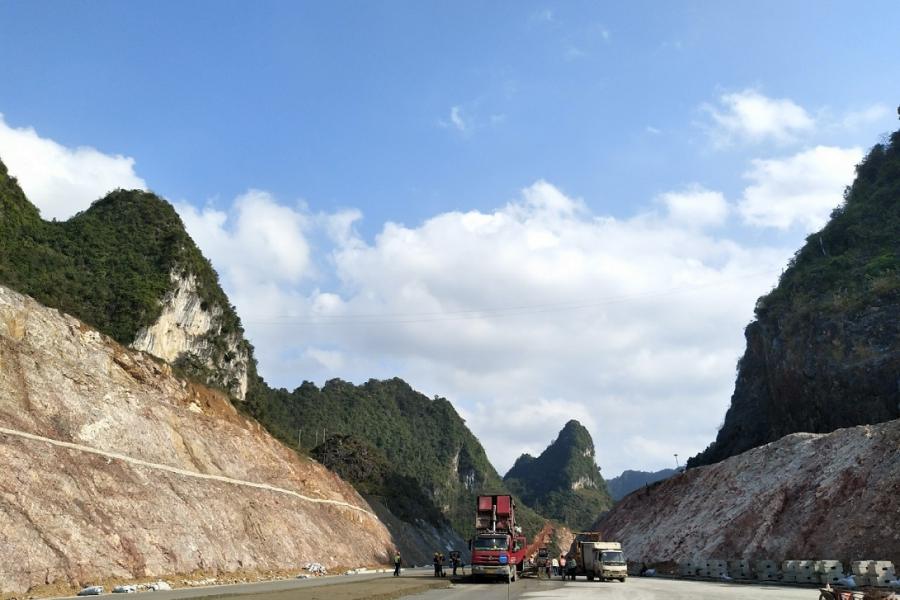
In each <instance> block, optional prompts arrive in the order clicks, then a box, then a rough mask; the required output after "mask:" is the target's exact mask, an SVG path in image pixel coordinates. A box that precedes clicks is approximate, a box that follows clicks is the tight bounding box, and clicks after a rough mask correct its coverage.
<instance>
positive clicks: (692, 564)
mask: <svg viewBox="0 0 900 600" xmlns="http://www.w3.org/2000/svg"><path fill="white" fill-rule="evenodd" d="M678 564H679V565H680V566H681V576H682V577H696V576H697V571H698V570H699V569H700V566H699V564H698V561H697V560H696V559H693V558H682V559H681V560H679V561H678ZM704 564H705V561H704Z"/></svg>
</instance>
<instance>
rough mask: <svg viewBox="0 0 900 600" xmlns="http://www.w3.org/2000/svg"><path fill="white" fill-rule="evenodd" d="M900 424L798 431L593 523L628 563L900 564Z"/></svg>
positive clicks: (695, 472)
mask: <svg viewBox="0 0 900 600" xmlns="http://www.w3.org/2000/svg"><path fill="white" fill-rule="evenodd" d="M898 449H900V421H890V422H887V423H882V424H878V425H866V426H859V427H853V428H846V429H839V430H837V431H835V432H833V433H830V434H811V433H797V434H793V435H789V436H787V437H785V438H783V439H781V440H779V441H777V442H773V443H771V444H767V445H765V446H762V447H760V448H756V449H754V450H750V451H748V452H745V453H743V454H741V455H739V456H735V457H732V458H729V459H727V460H725V461H723V462H720V463H717V464H715V465H711V466H705V467H698V468H695V469H689V470H687V471H686V472H684V473H679V474H676V475H673V476H672V477H670V478H668V479H666V480H664V481H661V482H659V483H656V484H652V485H650V486H647V487H645V488H642V489H640V490H638V491H635V492H633V493H631V494H630V495H628V496H626V497H625V498H624V499H623V500H621V501H620V502H619V503H618V504H616V506H615V507H614V508H613V509H612V510H611V511H610V512H609V513H607V514H606V515H605V516H604V517H603V518H602V519H601V520H600V522H599V523H598V524H597V526H596V527H595V529H596V530H597V531H600V532H601V533H602V535H603V538H604V539H607V540H621V541H622V542H623V545H624V548H625V550H626V554H627V555H628V558H629V560H632V561H643V562H646V563H654V562H663V561H677V560H681V559H695V558H717V559H725V560H730V559H738V558H746V559H748V560H757V559H771V560H775V561H781V560H784V559H837V560H841V561H843V563H844V565H845V566H846V565H847V564H848V563H849V561H851V560H890V561H892V562H894V563H895V564H896V563H900V452H898Z"/></svg>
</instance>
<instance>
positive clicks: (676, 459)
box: [675, 454, 680, 471]
mask: <svg viewBox="0 0 900 600" xmlns="http://www.w3.org/2000/svg"><path fill="white" fill-rule="evenodd" d="M679 468H680V467H679V466H678V455H677V454H676V455H675V470H676V471H677V470H678V469H679Z"/></svg>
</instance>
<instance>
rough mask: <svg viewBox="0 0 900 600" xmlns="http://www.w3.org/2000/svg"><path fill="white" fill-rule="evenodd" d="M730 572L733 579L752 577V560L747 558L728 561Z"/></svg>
mask: <svg viewBox="0 0 900 600" xmlns="http://www.w3.org/2000/svg"><path fill="white" fill-rule="evenodd" d="M728 574H729V575H730V576H731V577H732V579H750V562H749V561H746V560H732V561H728Z"/></svg>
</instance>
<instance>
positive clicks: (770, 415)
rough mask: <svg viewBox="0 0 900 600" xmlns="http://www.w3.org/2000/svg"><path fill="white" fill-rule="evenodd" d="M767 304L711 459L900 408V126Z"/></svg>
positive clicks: (701, 458) (698, 461)
mask: <svg viewBox="0 0 900 600" xmlns="http://www.w3.org/2000/svg"><path fill="white" fill-rule="evenodd" d="M852 183H853V184H852V186H849V187H848V188H847V189H846V191H845V193H844V202H843V204H841V205H840V206H839V207H837V208H836V209H835V210H834V211H833V213H832V215H831V219H830V221H829V222H828V223H827V224H826V225H825V227H824V228H823V229H822V230H821V231H818V232H816V233H813V234H811V235H810V236H809V237H807V239H806V244H805V245H804V246H803V247H802V248H801V249H800V250H798V251H797V253H796V254H795V255H794V258H793V259H792V260H791V261H790V264H789V265H788V268H787V269H786V270H785V271H784V274H783V275H782V276H781V279H780V281H779V283H778V286H777V287H776V288H775V289H774V290H773V291H772V292H771V293H769V294H768V295H766V296H763V297H761V298H760V299H759V300H758V302H757V304H756V320H755V321H754V322H752V323H750V325H748V326H747V329H746V331H745V336H746V338H747V349H746V351H745V353H744V355H743V357H742V358H741V359H740V361H739V363H738V376H737V382H736V385H735V390H734V395H733V396H732V398H731V406H730V408H729V409H728V412H727V414H726V416H725V421H724V424H723V426H722V428H721V429H720V430H719V433H718V436H717V437H716V440H715V442H713V443H712V444H710V446H709V447H708V448H707V449H706V450H705V451H703V452H702V453H701V454H699V455H697V456H695V457H693V458H692V459H690V460H689V461H688V466H689V467H693V466H698V465H705V464H711V463H715V462H719V461H721V460H724V459H726V458H728V457H730V456H734V455H736V454H740V453H741V452H744V451H746V450H749V449H751V448H755V447H758V446H762V445H764V444H767V443H769V442H773V441H775V440H778V439H780V438H782V437H784V436H786V435H788V434H791V433H796V432H808V433H828V432H832V431H835V430H836V429H840V428H844V427H851V426H854V425H864V424H874V423H880V422H884V421H888V420H892V419H897V418H898V417H900V388H898V383H897V382H898V381H900V132H895V133H893V134H892V135H891V136H890V138H889V141H887V142H885V143H879V144H876V145H875V146H874V147H873V148H872V149H871V151H870V152H869V153H868V155H867V156H866V157H865V159H864V160H863V161H862V162H861V163H860V164H859V165H858V166H857V167H856V179H855V181H853V182H852Z"/></svg>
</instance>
